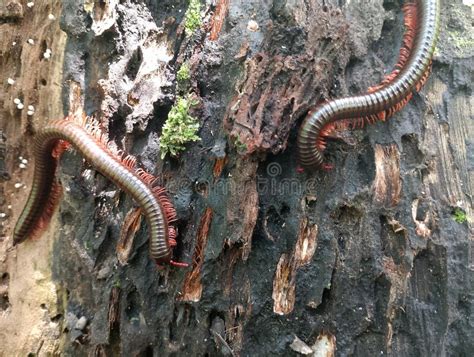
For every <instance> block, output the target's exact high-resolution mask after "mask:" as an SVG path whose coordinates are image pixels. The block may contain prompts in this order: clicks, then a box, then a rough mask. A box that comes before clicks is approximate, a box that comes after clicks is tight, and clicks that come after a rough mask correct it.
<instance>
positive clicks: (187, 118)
mask: <svg viewBox="0 0 474 357" xmlns="http://www.w3.org/2000/svg"><path fill="white" fill-rule="evenodd" d="M196 104H197V102H196V101H194V100H193V99H192V98H190V97H189V96H187V97H186V98H183V97H178V98H177V99H176V103H175V104H174V105H173V107H172V108H171V110H170V112H169V114H168V118H167V119H166V122H165V125H163V130H162V133H161V138H160V151H161V158H162V159H163V158H164V157H165V156H166V154H168V153H169V154H170V155H171V156H177V155H178V154H179V152H181V151H183V150H185V144H186V143H188V142H190V141H199V140H201V138H200V137H199V136H198V135H197V132H198V130H199V123H198V121H197V119H196V118H194V117H192V116H191V115H189V110H190V109H191V107H193V106H194V105H196Z"/></svg>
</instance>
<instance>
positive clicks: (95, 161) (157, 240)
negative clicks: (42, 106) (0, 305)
mask: <svg viewBox="0 0 474 357" xmlns="http://www.w3.org/2000/svg"><path fill="white" fill-rule="evenodd" d="M69 145H72V147H74V148H75V149H76V150H77V151H78V152H79V153H80V154H81V155H82V156H83V157H84V158H85V159H86V160H87V161H88V162H89V163H90V164H91V165H92V166H93V167H94V168H95V169H96V170H97V171H99V172H100V173H101V174H102V175H104V176H105V177H107V178H108V179H110V180H111V181H112V182H114V183H115V184H116V185H117V186H119V187H120V188H121V189H123V190H124V191H125V192H126V193H128V194H130V195H131V196H132V198H133V199H134V200H135V201H136V202H137V203H138V204H139V206H140V208H141V209H142V212H143V214H144V215H145V218H146V220H147V223H148V231H149V237H150V239H149V245H150V255H151V257H152V258H153V259H154V260H155V261H156V262H157V263H163V262H168V263H171V264H174V265H178V266H183V265H186V264H183V263H177V262H174V261H173V260H172V259H171V256H172V250H171V248H172V247H173V246H174V245H176V241H175V240H174V238H175V236H176V231H175V229H174V228H173V227H172V226H170V225H169V223H171V222H172V221H174V220H175V219H176V212H175V210H174V208H173V206H172V205H171V203H170V201H169V200H168V198H167V197H166V194H165V191H164V189H163V188H161V187H158V186H156V187H154V182H155V180H156V179H155V177H154V176H152V175H150V174H147V173H146V172H145V171H143V170H141V169H135V164H136V159H135V158H134V157H133V156H126V157H124V158H122V157H121V155H120V154H119V153H117V152H115V151H114V150H112V149H110V148H109V147H108V145H107V141H106V139H105V137H104V135H103V134H102V133H101V132H100V129H99V128H98V125H97V123H94V122H89V123H86V122H85V121H83V122H81V119H75V118H66V119H63V120H56V121H52V122H49V123H48V124H47V125H46V126H45V127H44V128H43V129H42V130H41V131H39V132H38V134H37V135H36V137H35V141H34V156H35V170H34V176H33V183H32V187H31V192H30V195H29V198H28V200H27V203H26V205H25V208H24V209H23V212H22V213H21V215H20V217H19V219H18V222H17V224H16V227H15V230H14V238H13V239H14V244H18V243H21V242H22V241H24V240H25V239H27V238H28V237H29V236H32V235H35V234H36V233H38V232H39V231H41V230H42V229H44V228H45V227H46V225H47V224H48V222H49V220H50V218H51V215H52V213H53V210H54V208H55V206H56V204H57V201H58V199H59V196H60V193H61V186H60V184H59V182H58V181H57V179H56V169H57V165H58V162H59V157H60V155H61V153H62V152H63V151H64V150H65V149H66V148H67V147H68V146H69Z"/></svg>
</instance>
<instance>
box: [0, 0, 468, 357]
mask: <svg viewBox="0 0 474 357" xmlns="http://www.w3.org/2000/svg"><path fill="white" fill-rule="evenodd" d="M442 6H443V10H442V14H443V16H442V26H441V28H442V33H441V38H440V41H439V44H438V48H437V51H436V54H435V59H434V62H433V71H432V75H431V77H430V79H429V81H428V82H427V84H426V86H425V87H424V89H423V90H422V91H421V92H420V93H418V94H415V95H414V98H413V99H412V100H411V102H410V103H409V104H408V105H407V107H405V108H404V109H403V110H402V111H401V112H400V113H397V114H396V115H395V116H394V117H393V118H391V119H389V120H388V121H387V122H385V123H377V124H375V125H373V126H370V127H366V128H364V129H362V130H359V131H352V132H344V133H342V134H341V140H337V141H331V142H330V143H329V146H328V149H327V156H328V160H329V161H331V162H332V163H333V164H334V169H333V170H332V171H330V172H324V171H318V172H304V173H300V172H299V171H298V170H297V162H296V147H295V141H296V140H295V139H296V133H297V129H298V127H299V124H300V122H301V120H302V119H303V118H304V116H305V114H306V113H307V111H308V110H310V109H311V108H312V107H314V106H315V105H317V104H318V103H320V102H322V101H325V100H329V99H331V98H336V97H340V96H343V95H350V94H358V93H361V92H364V91H365V90H366V89H367V88H368V87H369V86H371V85H374V84H376V83H378V82H379V81H380V80H381V79H382V77H383V74H384V73H386V72H389V71H390V70H391V68H392V66H393V64H394V62H395V60H396V58H397V55H398V49H399V45H400V41H401V37H402V34H403V27H402V13H401V4H400V3H399V2H398V1H385V2H383V3H382V2H357V1H351V2H337V1H316V0H311V1H289V0H273V1H256V0H255V1H233V0H228V1H227V0H218V1H215V2H213V3H212V4H211V5H207V6H205V5H204V4H203V6H202V16H203V25H202V26H201V29H199V30H197V31H195V32H194V33H193V34H192V35H186V34H185V31H184V14H185V11H186V8H187V2H186V1H184V0H183V1H152V0H149V1H129V0H127V1H121V2H119V1H113V0H110V1H96V2H93V1H85V4H84V3H82V2H77V1H72V0H65V1H63V3H62V10H61V15H60V27H61V29H62V31H64V33H65V34H67V42H66V45H65V49H64V59H63V60H62V61H61V65H62V68H63V73H62V80H61V81H62V82H61V83H62V97H61V98H59V99H61V101H62V105H63V110H64V114H66V113H68V112H75V111H83V112H85V113H86V114H87V115H93V116H95V117H96V118H97V119H98V120H99V121H100V122H101V123H102V125H103V127H104V130H106V131H107V132H108V134H109V137H110V139H111V140H113V141H114V142H115V143H116V145H117V146H118V147H119V148H122V149H123V150H125V151H127V152H130V153H132V154H134V155H136V156H137V158H138V160H139V162H140V164H141V165H142V167H143V168H145V169H146V170H147V171H149V172H152V173H154V174H156V175H157V176H159V177H161V179H162V181H163V183H164V184H165V185H166V187H167V188H168V191H169V193H170V196H171V197H172V201H173V203H174V205H175V207H176V209H177V212H178V230H179V244H178V247H177V249H176V250H175V258H176V259H177V260H180V261H186V262H189V263H190V267H189V268H186V269H178V268H169V267H164V268H157V266H156V265H155V263H153V262H152V260H151V259H150V257H149V253H148V242H147V227H146V224H145V223H144V222H143V224H141V225H140V226H139V227H138V228H137V233H136V235H135V236H134V239H133V241H132V242H131V243H130V242H128V243H127V244H128V245H127V250H126V251H124V248H123V247H122V246H121V245H118V241H119V238H120V237H121V227H122V225H123V222H127V220H128V219H129V217H130V214H131V213H130V212H133V208H134V203H133V202H132V201H131V199H130V198H129V197H127V196H126V195H125V194H124V193H123V192H121V191H120V190H118V188H117V187H115V186H114V185H113V184H112V183H110V182H109V181H107V180H106V179H105V178H103V177H102V176H101V175H100V174H98V173H96V172H95V171H93V170H91V169H90V167H89V166H88V165H87V163H84V162H83V161H82V158H81V157H80V156H79V155H78V154H76V153H74V152H68V153H66V154H65V155H64V157H63V158H62V161H61V165H60V166H61V169H60V174H59V175H60V179H61V182H62V185H63V188H64V195H63V199H62V201H61V205H60V207H59V210H58V213H57V216H56V220H57V224H55V225H53V227H54V229H53V228H51V229H50V230H49V231H48V232H47V233H46V234H45V235H47V236H48V237H51V238H50V239H52V240H51V242H52V243H51V247H50V250H51V251H50V266H51V269H52V276H51V277H50V279H51V281H52V282H53V283H54V286H55V289H56V296H57V306H56V307H55V308H54V309H53V308H51V311H50V312H48V314H47V315H48V316H49V318H51V319H52V321H53V322H54V323H56V324H57V330H58V331H59V332H60V334H59V335H55V334H54V333H51V334H50V336H48V338H49V340H48V341H49V342H47V343H46V344H54V343H56V344H58V343H60V348H59V350H61V351H63V353H64V354H66V355H100V356H101V355H120V354H121V355H126V356H128V355H156V356H188V355H189V356H192V355H198V356H201V355H210V356H215V355H219V356H232V355H241V356H255V355H259V356H260V355H261V356H268V355H278V356H280V355H281V356H288V355H290V356H291V355H299V354H307V355H310V354H313V353H325V354H326V355H332V354H334V353H335V354H336V355H341V356H346V355H356V356H367V355H371V356H372V355H382V354H383V355H386V354H388V355H394V356H420V355H421V356H432V355H449V356H459V355H469V351H472V350H473V349H474V346H473V341H474V327H473V325H472V320H473V318H474V307H473V297H474V296H473V269H474V260H473V258H474V252H473V250H472V249H473V245H472V241H473V239H474V238H473V235H472V199H471V197H472V170H473V168H472V166H473V158H472V145H473V143H472V133H473V126H472V113H473V110H472V107H473V101H472V80H471V79H472V63H473V56H474V53H473V52H472V51H473V45H472V44H473V37H472V36H473V35H472V24H471V22H472V13H471V9H470V8H469V7H467V6H464V5H462V4H461V2H460V1H457V2H455V3H450V4H447V3H443V5H442ZM15 16H17V15H15ZM15 16H14V17H15ZM58 17H59V15H58ZM12 21H17V20H11V16H10V17H8V18H6V19H5V23H6V24H8V25H11V26H13V25H12ZM18 21H20V20H18ZM13 23H14V22H13ZM1 26H4V24H2V25H1ZM18 26H20V25H19V24H18ZM184 62H187V63H188V64H189V66H190V68H191V79H190V81H189V90H190V91H192V92H193V93H195V94H196V96H197V97H198V98H199V105H198V106H197V107H196V108H194V110H193V115H195V116H197V117H198V118H199V122H200V131H199V135H200V137H201V141H200V142H197V143H190V144H188V146H187V150H186V151H185V152H183V153H182V154H181V155H180V156H179V157H178V158H169V157H166V158H165V159H164V160H161V159H160V154H159V138H160V133H161V128H162V126H163V123H164V121H165V120H166V117H167V115H168V112H169V110H170V108H171V106H172V104H173V103H174V101H175V100H176V96H177V93H178V90H177V88H176V71H177V70H178V69H179V68H180V66H181V65H182V64H183V63H184ZM78 88H79V90H77V89H78ZM72 92H74V93H76V95H71V93H72ZM6 93H9V92H6ZM8 95H10V96H12V98H14V97H13V95H14V94H8ZM5 97H7V95H5ZM8 100H10V99H8ZM15 113H16V112H15ZM4 114H5V116H4V118H2V119H3V121H2V124H3V125H4V126H2V128H4V134H5V135H6V137H7V139H8V140H9V141H8V142H9V143H10V144H9V145H11V147H10V146H9V147H10V149H9V150H10V151H8V150H7V155H6V161H7V164H6V167H7V168H8V169H9V172H10V174H11V175H12V177H13V179H14V180H15V178H16V177H18V175H19V173H18V171H19V170H18V169H15V168H14V167H13V166H12V165H10V166H9V164H8V159H9V158H10V160H12V158H13V152H15V155H18V153H26V155H25V156H27V153H28V148H27V147H25V146H24V145H23V146H22V145H21V144H20V142H21V139H20V136H21V135H34V132H35V130H37V129H38V128H39V127H40V126H41V123H40V122H32V123H31V122H25V118H26V116H23V117H21V118H23V119H22V120H17V121H16V122H15V123H16V124H15V125H13V124H12V123H10V124H6V123H7V119H6V118H11V117H12V113H11V112H10V113H4ZM16 115H17V119H18V118H19V117H18V113H16ZM44 116H45V119H42V120H47V119H48V118H47V113H45V115H44ZM49 119H52V118H49ZM20 133H21V134H20ZM13 148H15V149H13ZM12 185H13V182H11V183H8V184H7V183H5V184H3V187H2V188H3V189H5V190H7V192H8V190H13V186H12ZM6 197H8V196H6ZM10 200H11V199H10ZM7 201H8V199H7ZM0 204H2V202H0ZM6 204H7V203H6V201H5V205H6ZM18 210H19V208H18V209H17V211H18ZM459 210H461V212H463V213H465V215H466V217H467V218H468V220H467V221H462V220H461V221H462V222H460V221H459V220H458V221H456V220H455V219H454V213H455V212H460V211H459ZM15 214H16V213H14V214H12V216H11V217H7V218H6V220H5V228H6V229H5V239H4V240H3V241H2V244H4V245H5V247H9V246H11V243H10V239H9V237H8V234H9V233H8V230H9V229H12V228H13V223H14V218H15ZM1 219H2V218H0V220H1ZM41 239H45V238H44V237H42V238H41ZM34 244H37V243H34V242H27V243H25V246H26V248H22V247H19V248H15V249H19V252H20V253H21V252H22V249H27V251H28V252H29V254H31V255H32V254H36V253H34V250H33V249H31V248H32V247H34ZM28 247H30V248H28ZM28 249H29V250H28ZM38 253H39V252H38ZM8 254H10V255H11V254H14V253H11V252H10V253H8V252H5V256H8ZM41 254H47V253H46V252H44V251H43V252H41ZM20 257H22V258H25V257H28V255H25V254H19V257H18V258H17V262H16V263H15V264H20V263H21V262H19V259H20ZM12 266H15V265H12V263H10V264H4V265H2V269H4V270H5V273H6V274H7V275H6V277H9V275H8V269H10V270H11V269H12ZM2 291H3V290H2ZM6 291H7V292H6V293H5V294H7V295H8V287H7V288H6ZM0 292H1V291H0ZM15 303H19V302H16V301H11V299H10V301H9V302H8V304H15ZM2 306H3V305H0V309H3V310H5V313H6V314H8V313H10V314H11V313H12V311H11V310H9V309H10V307H8V306H5V308H3V307H2ZM48 306H49V305H48ZM40 308H43V309H44V308H45V307H44V306H42V307H40V306H36V305H35V306H32V307H31V309H40ZM53 311H54V313H53ZM0 337H3V336H2V335H1V334H0ZM5 337H6V338H7V337H8V336H5ZM43 340H44V336H43ZM40 341H41V338H37V337H36V338H33V341H31V340H30V341H29V343H28V344H27V343H23V344H21V345H19V346H18V350H23V351H25V346H26V345H28V346H32V349H31V350H29V351H26V352H30V351H32V352H34V351H38V349H37V347H38V346H37V345H36V344H39V343H40ZM51 341H56V342H51ZM19 344H20V342H19ZM33 347H36V348H33Z"/></svg>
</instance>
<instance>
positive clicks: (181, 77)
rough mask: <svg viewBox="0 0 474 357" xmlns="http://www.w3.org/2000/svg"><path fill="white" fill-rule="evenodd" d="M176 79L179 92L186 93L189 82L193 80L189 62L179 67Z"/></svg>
mask: <svg viewBox="0 0 474 357" xmlns="http://www.w3.org/2000/svg"><path fill="white" fill-rule="evenodd" d="M176 79H177V81H178V90H179V91H183V92H184V91H186V89H187V87H188V85H189V80H190V79H191V71H190V69H189V65H188V63H187V62H184V63H183V64H182V65H181V67H179V70H178V72H176Z"/></svg>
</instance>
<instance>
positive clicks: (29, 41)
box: [27, 38, 35, 45]
mask: <svg viewBox="0 0 474 357" xmlns="http://www.w3.org/2000/svg"><path fill="white" fill-rule="evenodd" d="M27 42H28V43H29V44H30V45H34V44H35V40H33V39H32V38H29V39H28V41H27Z"/></svg>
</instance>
